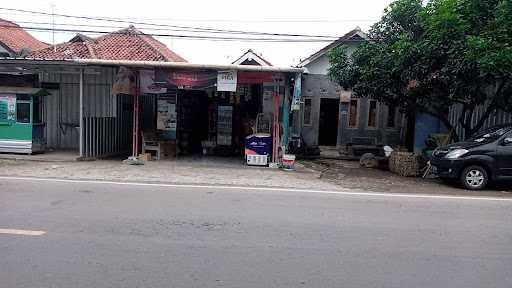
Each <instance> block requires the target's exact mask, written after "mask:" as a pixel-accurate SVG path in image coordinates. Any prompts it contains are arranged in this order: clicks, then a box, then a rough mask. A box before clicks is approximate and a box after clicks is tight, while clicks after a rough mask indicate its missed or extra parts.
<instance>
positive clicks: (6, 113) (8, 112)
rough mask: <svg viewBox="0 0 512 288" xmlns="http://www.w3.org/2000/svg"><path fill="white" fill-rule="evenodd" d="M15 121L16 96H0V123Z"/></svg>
mask: <svg viewBox="0 0 512 288" xmlns="http://www.w3.org/2000/svg"><path fill="white" fill-rule="evenodd" d="M15 121H16V95H14V94H0V122H15Z"/></svg>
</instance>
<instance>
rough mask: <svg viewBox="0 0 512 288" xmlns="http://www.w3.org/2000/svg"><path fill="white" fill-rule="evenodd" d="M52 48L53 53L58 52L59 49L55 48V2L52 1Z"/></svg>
mask: <svg viewBox="0 0 512 288" xmlns="http://www.w3.org/2000/svg"><path fill="white" fill-rule="evenodd" d="M51 7H52V46H53V52H57V47H56V46H55V2H53V1H52V4H51Z"/></svg>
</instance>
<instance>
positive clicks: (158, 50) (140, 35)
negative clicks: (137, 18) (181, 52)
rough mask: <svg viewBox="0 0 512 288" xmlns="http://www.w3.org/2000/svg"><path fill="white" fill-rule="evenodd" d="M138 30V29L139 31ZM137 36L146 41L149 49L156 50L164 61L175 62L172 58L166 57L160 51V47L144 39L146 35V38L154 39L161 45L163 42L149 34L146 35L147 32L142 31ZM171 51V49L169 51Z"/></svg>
mask: <svg viewBox="0 0 512 288" xmlns="http://www.w3.org/2000/svg"><path fill="white" fill-rule="evenodd" d="M137 31H138V30H137ZM139 32H140V31H139ZM137 37H140V38H141V39H142V41H144V43H146V44H147V45H149V47H150V49H152V50H153V51H154V52H156V53H157V54H158V55H160V56H161V57H163V59H165V60H166V61H170V62H175V61H174V60H173V59H168V58H167V56H165V55H164V54H163V53H162V52H160V49H158V48H156V47H155V46H154V45H153V44H152V43H149V41H148V40H147V39H146V37H148V38H151V39H152V40H154V41H157V42H159V43H160V44H162V45H165V44H164V43H162V42H160V41H158V40H156V39H155V38H153V37H152V36H150V35H147V34H144V33H141V34H137ZM171 52H172V51H171Z"/></svg>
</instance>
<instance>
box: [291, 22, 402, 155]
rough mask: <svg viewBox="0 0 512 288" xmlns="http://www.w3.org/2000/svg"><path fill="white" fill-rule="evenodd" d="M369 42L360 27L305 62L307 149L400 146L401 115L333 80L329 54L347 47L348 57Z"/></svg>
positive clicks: (304, 90) (304, 89)
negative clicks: (308, 147) (311, 147)
mask: <svg viewBox="0 0 512 288" xmlns="http://www.w3.org/2000/svg"><path fill="white" fill-rule="evenodd" d="M366 41H368V36H367V35H366V34H365V33H364V32H363V31H361V29H360V28H359V27H357V28H356V29H354V30H352V31H350V32H348V33H346V34H345V35H343V36H341V37H339V38H338V39H337V40H335V41H333V42H331V43H329V44H328V45H326V46H325V47H323V48H321V49H320V50H318V51H316V52H314V53H312V54H311V55H310V56H308V57H306V58H305V59H304V60H302V61H301V62H300V63H299V65H298V67H302V68H305V69H306V73H305V75H304V76H303V77H302V99H303V104H302V109H301V112H302V117H301V118H302V119H301V121H302V136H303V139H304V142H305V144H306V145H307V146H320V150H322V149H325V150H329V149H330V148H329V147H328V146H332V147H333V148H334V147H337V149H339V150H342V151H343V152H346V150H347V149H340V148H344V147H351V148H349V149H348V150H353V151H355V149H354V148H353V147H354V146H357V145H358V146H371V145H376V144H386V145H397V144H399V143H400V131H401V124H402V122H401V119H402V118H401V115H400V113H399V110H398V109H397V107H388V106H387V105H385V104H384V103H378V102H377V101H375V100H372V99H366V98H364V97H363V98H354V97H352V93H351V91H349V90H344V89H343V88H342V87H340V86H339V85H338V84H337V83H334V82H332V81H331V79H330V78H329V75H328V72H329V67H330V63H329V52H330V51H332V50H333V49H335V48H337V47H344V48H345V49H346V52H347V53H348V54H351V53H353V52H354V51H355V50H356V49H357V47H358V46H359V45H361V44H363V43H364V42H366Z"/></svg>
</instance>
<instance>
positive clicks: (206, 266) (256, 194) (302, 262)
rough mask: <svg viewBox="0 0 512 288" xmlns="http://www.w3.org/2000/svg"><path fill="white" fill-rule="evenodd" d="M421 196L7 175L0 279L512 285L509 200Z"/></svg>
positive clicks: (16, 283)
mask: <svg viewBox="0 0 512 288" xmlns="http://www.w3.org/2000/svg"><path fill="white" fill-rule="evenodd" d="M317 192H318V191H317ZM417 196H418V195H400V197H394V196H393V195H392V194H378V193H374V194H367V195H363V194H358V193H354V194H351V193H348V192H347V193H307V192H300V191H294V190H286V189H274V190H272V188H268V189H260V190H258V189H250V190H249V189H244V188H243V187H238V188H228V187H224V188H222V187H213V186H212V187H208V186H204V187H200V186H180V185H174V186H165V185H120V184H115V183H96V182H74V181H69V182H58V181H50V180H48V181H36V180H27V179H8V178H3V179H2V181H1V182H0V229H20V230H28V231H32V230H34V231H44V232H46V233H45V234H43V235H39V236H30V235H17V234H0V255H1V257H0V267H2V268H1V269H0V279H1V281H0V287H9V288H11V287H511V286H512V274H511V273H510V267H511V266H512V250H511V249H510V247H511V246H512V231H511V230H510V229H509V227H510V223H512V209H511V208H512V201H510V198H503V199H501V198H483V199H478V198H475V197H465V198H457V197H456V196H455V197H443V196H432V197H417Z"/></svg>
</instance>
